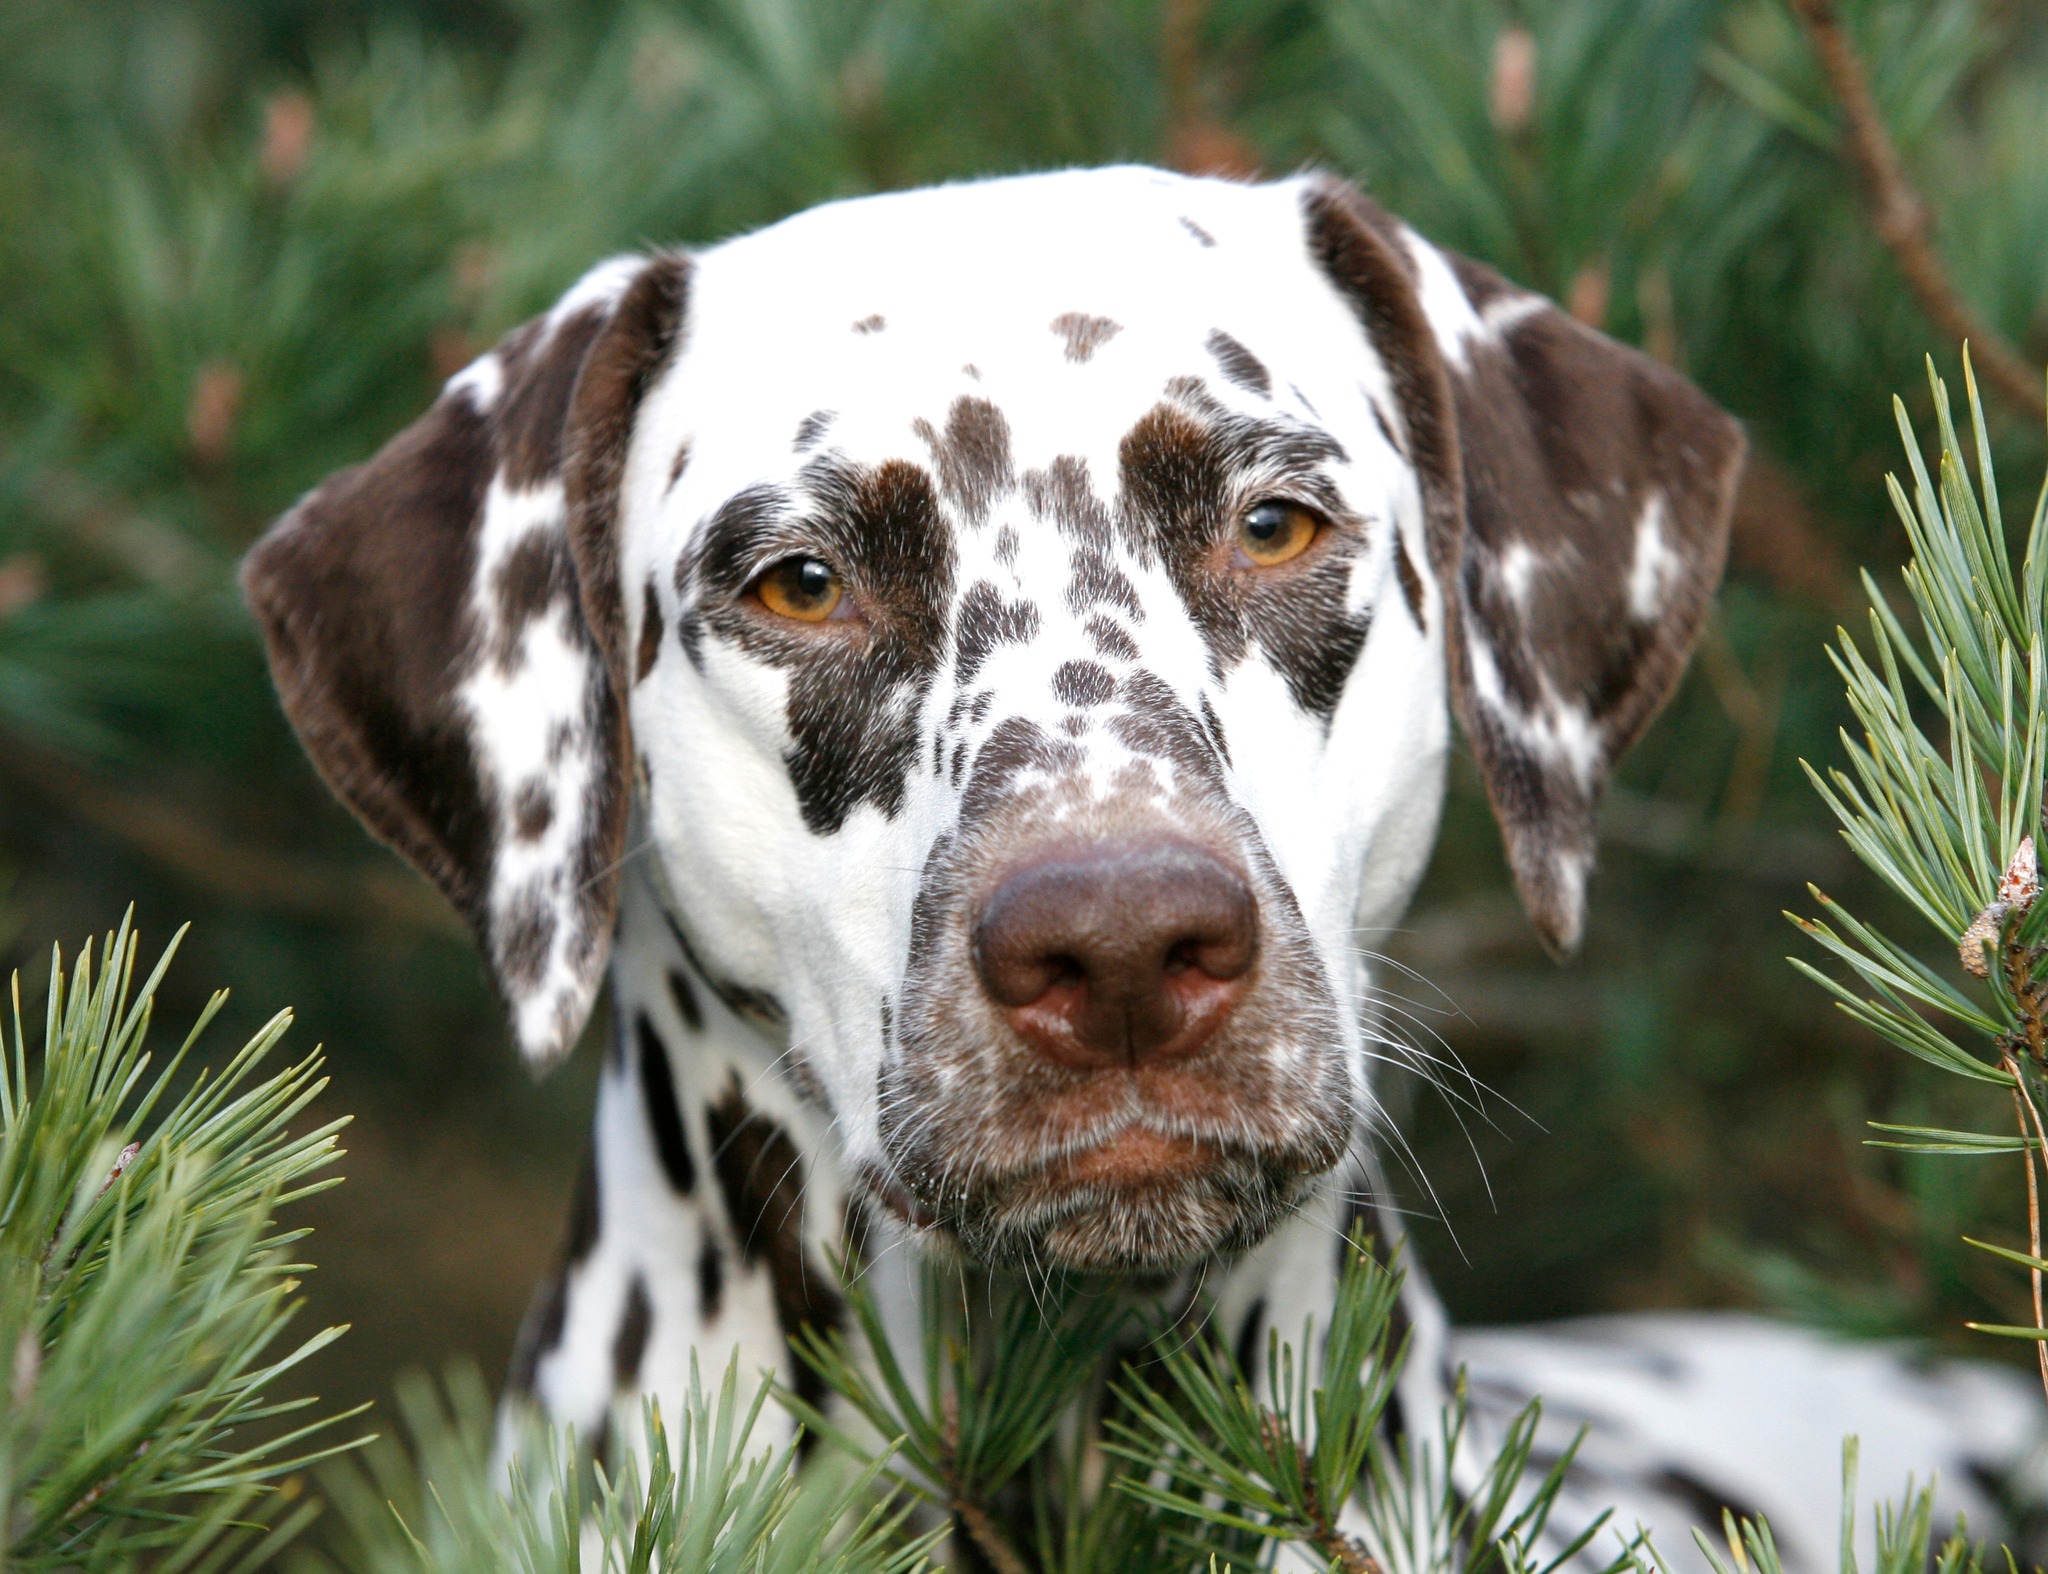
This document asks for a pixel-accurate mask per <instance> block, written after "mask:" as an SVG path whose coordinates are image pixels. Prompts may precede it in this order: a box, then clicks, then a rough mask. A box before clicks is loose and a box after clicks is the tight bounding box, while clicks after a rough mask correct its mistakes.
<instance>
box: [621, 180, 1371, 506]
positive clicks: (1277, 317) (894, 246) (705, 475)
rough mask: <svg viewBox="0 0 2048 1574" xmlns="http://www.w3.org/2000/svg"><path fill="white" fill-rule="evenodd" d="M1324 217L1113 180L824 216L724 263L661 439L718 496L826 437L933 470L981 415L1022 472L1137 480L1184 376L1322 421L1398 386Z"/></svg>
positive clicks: (786, 467)
mask: <svg viewBox="0 0 2048 1574" xmlns="http://www.w3.org/2000/svg"><path fill="white" fill-rule="evenodd" d="M1302 197H1303V189H1302V183H1301V182H1299V181H1285V182H1279V183H1274V184H1268V185H1258V186H1248V185H1241V184H1237V183H1234V182H1228V181H1219V180H1209V179H1198V178H1191V177H1185V176H1176V175H1170V174H1166V173H1163V172H1161V171H1157V170H1146V169H1110V170H1088V171H1069V172H1062V173H1058V174H1052V175H1037V176H1022V177H1013V178H1008V179H1002V180H991V181H983V182H975V183H969V184H963V185H955V186H945V187H937V188H931V189H926V190H920V191H913V192H901V193H892V194H888V195H884V196H878V197H866V198H857V199H853V200H850V201H845V202H838V203H832V204H828V205H826V206H824V207H821V208H815V209H811V210H809V211H807V212H804V213H800V214H798V215H796V216H794V217H793V218H790V219H787V220H784V221H783V222H781V223H779V224H776V225H774V226H771V227H770V228H768V229H765V230H762V231H759V232H757V233H755V234H751V235H746V236H742V237H740V238H738V239H736V240H733V241H729V242H726V243H725V244H723V245H720V246H718V247H715V248H713V249H711V250H710V251H707V252H705V253H703V254H702V255H701V256H700V258H699V259H698V262H697V267H696V270H695V275H694V278H693V282H692V289H691V301H690V310H689V324H688V327H687V330H686V336H685V340H684V345H683V348H682V352H681V354H680V355H679V356H678V357H677V359H676V362H675V363H674V364H673V366H672V367H671V368H670V371H669V374H668V375H667V376H665V377H664V378H663V379H662V381H661V383H660V385H659V386H658V387H657V388H656V389H655V390H653V392H652V394H651V395H650V398H649V401H648V404H647V406H646V408H645V412H644V416H645V427H647V428H652V429H653V430H655V431H657V432H659V433H660V434H661V435H662V437H663V438H664V439H665V440H668V441H670V442H674V443H678V444H679V443H681V442H683V441H687V442H688V444H689V448H690V456H691V457H690V465H691V468H692V469H693V471H695V472H696V474H694V475H693V477H692V484H691V485H690V486H688V487H687V488H685V489H684V490H685V492H686V493H687V494H689V495H691V496H694V497H695V498H697V499H704V498H706V497H711V496H716V495H718V494H719V493H721V492H726V493H729V492H732V491H737V490H739V489H740V488H742V487H745V486H748V485H752V484H755V483H758V482H760V481H764V480H773V479H776V478H778V477H781V476H786V475H788V474H789V473H790V471H791V470H792V468H793V467H794V466H795V465H796V464H797V463H800V460H799V458H798V456H797V454H796V452H795V450H796V446H797V445H796V442H795V437H796V434H797V433H798V432H799V431H800V430H803V429H808V430H811V431H812V432H813V433H814V434H815V433H816V432H817V431H818V430H820V428H821V427H822V428H823V429H825V430H829V433H830V436H829V438H827V439H826V441H827V443H828V445H829V446H831V447H835V448H838V449H840V450H841V451H842V452H845V453H847V454H849V455H851V456H857V457H860V458H863V459H870V460H878V459H882V458H889V457H901V458H905V459H910V460H912V461H915V462H929V460H930V458H931V453H930V450H929V447H928V445H927V444H926V443H925V442H924V441H923V440H922V439H921V437H920V436H919V433H920V431H921V430H924V429H928V428H930V427H933V426H938V427H943V425H944V423H945V419H946V416H947V413H948V411H949V410H950V409H951V408H952V407H953V406H954V405H955V403H956V402H957V401H959V400H960V399H962V398H966V399H972V400H986V401H988V402H989V403H991V404H993V405H994V406H995V408H996V409H997V410H998V411H999V412H1000V413H1001V415H1002V418H1003V422H1004V424H1005V426H1006V428H1007V434H1008V439H1009V442H1010V444H1011V448H1012V452H1013V454H1014V456H1015V458H1016V460H1017V462H1018V463H1019V464H1020V465H1031V464H1043V463H1047V462H1049V461H1050V460H1051V459H1052V458H1053V457H1055V456H1057V455H1061V454H1072V455H1078V456H1081V457H1084V458H1087V459H1088V460H1090V462H1091V466H1092V467H1094V468H1097V469H1100V468H1101V467H1102V465H1103V464H1105V463H1113V461H1114V456H1115V452H1116V444H1117V442H1118V440H1119V439H1120V438H1121V436H1122V434H1123V432H1124V431H1125V430H1127V429H1128V427H1129V425H1130V424H1131V423H1132V422H1133V421H1135V420H1136V419H1137V418H1138V417H1140V416H1141V415H1143V414H1144V413H1145V412H1146V411H1147V410H1149V409H1150V408H1151V407H1152V406H1153V405H1155V404H1156V403H1157V402H1158V401H1159V400H1160V399H1161V398H1162V397H1163V396H1164V394H1165V391H1166V384H1167V382H1168V381H1169V380H1170V379H1173V378H1178V377H1187V376H1196V377H1203V378H1205V379H1207V380H1209V381H1210V382H1211V384H1212V385H1213V386H1215V387H1216V388H1217V389H1218V391H1219V392H1222V393H1225V394H1227V395H1228V396H1229V397H1231V398H1232V399H1233V401H1239V400H1242V399H1243V398H1244V397H1247V396H1246V387H1247V385H1250V386H1252V387H1255V388H1258V389H1259V390H1260V391H1259V394H1258V398H1255V399H1253V400H1252V402H1253V403H1257V402H1259V400H1260V399H1263V398H1265V397H1267V396H1268V395H1271V394H1277V395H1278V397H1279V398H1280V399H1282V400H1283V401H1284V402H1285V403H1284V405H1283V408H1284V407H1285V405H1292V406H1293V410H1292V413H1293V414H1294V415H1296V416H1297V418H1308V417H1307V411H1308V410H1310V409H1314V408H1317V407H1325V406H1326V401H1329V400H1331V399H1334V398H1339V397H1341V396H1342V395H1347V394H1348V395H1355V393H1356V390H1357V385H1358V384H1359V382H1360V381H1361V379H1363V380H1365V381H1367V382H1373V381H1377V380H1378V378H1377V372H1376V368H1375V367H1372V366H1370V365H1369V364H1368V363H1370V362H1371V359H1372V358H1371V351H1370V346H1369V344H1368V343H1367V341H1366V339H1365V336H1364V333H1363V330H1362V329H1361V328H1360V327H1359V326H1358V324H1357V321H1356V319H1355V317H1354V316H1353V315H1352V313H1351V311H1350V310H1349V308H1348V307H1347V305H1346V304H1345V303H1344V301H1343V300H1342V299H1341V297H1340V296H1339V295H1338V294H1337V292H1336V291H1335V289H1334V288H1332V287H1331V286H1330V285H1329V283H1328V281H1327V280H1325V279H1324V278H1323V277H1322V275H1321V274H1320V272H1319V271H1318V270H1317V269H1316V267H1315V265H1314V264H1313V262H1312V261H1311V259H1310V257H1309V254H1308V251H1307V247H1306V244H1305V239H1304V229H1303V217H1302V211H1303V210H1302ZM1240 351H1241V352H1242V353H1241V355H1240V354H1239V352H1240ZM1234 355H1236V356H1238V358H1237V359H1235V360H1234V361H1233V360H1231V359H1230V358H1231V357H1232V356H1234ZM1361 357H1362V358H1363V360H1361ZM1233 376H1234V381H1235V382H1236V384H1237V386H1236V387H1235V388H1234V389H1232V388H1230V387H1228V386H1227V380H1231V379H1233ZM813 417H825V418H829V424H827V423H826V422H819V421H812V418H813ZM807 422H810V423H811V425H810V427H809V428H806V423H807ZM650 462H652V460H651V459H650ZM1098 484H1102V485H1109V484H1111V482H1110V477H1109V475H1108V474H1107V473H1106V472H1105V473H1103V474H1101V475H1099V476H1098Z"/></svg>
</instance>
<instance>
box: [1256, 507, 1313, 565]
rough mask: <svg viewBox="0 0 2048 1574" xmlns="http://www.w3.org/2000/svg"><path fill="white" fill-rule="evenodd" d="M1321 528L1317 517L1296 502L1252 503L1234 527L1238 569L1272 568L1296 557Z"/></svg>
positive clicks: (1305, 548)
mask: <svg viewBox="0 0 2048 1574" xmlns="http://www.w3.org/2000/svg"><path fill="white" fill-rule="evenodd" d="M1322 527H1323V521H1322V518H1321V516H1319V515H1317V514H1315V513H1313V512H1311V511H1310V510H1309V509H1306V508H1303V507H1302V506H1301V505H1300V504H1299V503H1285V502H1280V501H1278V500H1277V499H1272V500H1268V501H1266V502H1263V503H1254V504H1252V506H1251V507H1250V508H1248V509H1246V510H1245V513H1244V519H1243V521H1242V522H1241V523H1240V524H1239V525H1238V527H1237V552H1238V557H1239V559H1240V562H1239V566H1240V567H1243V566H1245V565H1247V564H1249V565H1250V566H1251V567H1253V568H1274V567H1277V566H1278V565H1279V564H1282V563H1285V562H1287V561H1288V560H1289V559H1290V558H1297V557H1300V556H1301V554H1302V553H1304V552H1306V551H1307V550H1308V548H1309V543H1310V542H1312V541H1314V540H1315V538H1316V534H1317V532H1318V531H1320V530H1321V529H1322Z"/></svg>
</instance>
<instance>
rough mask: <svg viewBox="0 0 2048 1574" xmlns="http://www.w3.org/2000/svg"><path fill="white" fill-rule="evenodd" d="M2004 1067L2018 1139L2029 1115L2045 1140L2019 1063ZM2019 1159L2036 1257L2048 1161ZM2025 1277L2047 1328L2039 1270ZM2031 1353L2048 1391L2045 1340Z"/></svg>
mask: <svg viewBox="0 0 2048 1574" xmlns="http://www.w3.org/2000/svg"><path fill="white" fill-rule="evenodd" d="M2005 1069H2006V1070H2007V1072H2009V1073H2010V1074H2011V1076H2012V1106H2013V1114H2014V1115H2015V1116H2016V1117H2018V1120H2019V1126H2020V1139H2021V1140H2022V1141H2023V1142H2024V1141H2025V1140H2026V1136H2027V1123H2028V1122H2027V1117H2028V1116H2029V1115H2030V1114H2031V1115H2032V1116H2033V1126H2034V1130H2035V1132H2036V1133H2040V1134H2041V1135H2042V1136H2043V1138H2044V1140H2048V1133H2042V1132H2041V1116H2040V1112H2039V1111H2038V1110H2035V1109H2034V1107H2033V1103H2034V1101H2033V1100H2032V1099H2030V1098H2028V1097H2027V1095H2026V1091H2025V1089H2024V1086H2023V1085H2022V1083H2021V1082H2020V1068H2019V1063H2018V1062H2017V1061H2015V1060H2014V1059H2013V1057H2012V1056H2011V1055H2010V1054H2008V1055H2007V1056H2006V1057H2005ZM2020 1161H2021V1162H2022V1163H2023V1164H2025V1165H2026V1167H2027V1254H2028V1255H2029V1256H2030V1257H2033V1258H2036V1259H2038V1258H2039V1257H2040V1255H2041V1187H2040V1182H2039V1181H2038V1180H2037V1179H2036V1178H2035V1176H2034V1166H2035V1164H2036V1163H2044V1164H2048V1152H2043V1153H2035V1152H2030V1151H2028V1150H2026V1149H2024V1148H2022V1149H2021V1150H2020ZM2027 1277H2028V1278H2030V1279H2031V1280H2032V1281H2033V1285H2034V1326H2035V1327H2036V1328H2048V1317H2044V1316H2043V1315H2042V1306H2041V1270H2040V1269H2039V1268H2030V1269H2028V1270H2027ZM2034 1356H2035V1359H2036V1362H2037V1363H2038V1365H2039V1366H2040V1368H2041V1391H2042V1392H2043V1393H2044V1394H2048V1339H2043V1340H2037V1341H2036V1342H2035V1344H2034Z"/></svg>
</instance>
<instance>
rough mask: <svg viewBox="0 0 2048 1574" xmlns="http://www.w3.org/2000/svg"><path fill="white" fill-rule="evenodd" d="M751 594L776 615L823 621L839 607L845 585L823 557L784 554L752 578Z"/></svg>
mask: <svg viewBox="0 0 2048 1574" xmlns="http://www.w3.org/2000/svg"><path fill="white" fill-rule="evenodd" d="M754 595H755V596H756V597H757V598H758V599H759V601H760V603H761V605H762V606H764V607H766V608H767V609H768V610H769V611H770V612H772V613H774V614H775V615H776V616H777V617H780V618H795V619H796V620H797V621H798V622H800V623H823V622H824V621H825V620H826V619H827V618H829V617H831V616H832V614H833V613H834V612H835V611H836V610H838V607H839V604H840V602H841V601H843V600H844V599H845V596H846V587H845V586H844V585H842V584H841V583H840V581H839V571H838V570H837V569H835V568H834V567H833V566H832V565H831V564H830V563H827V562H826V561H825V560H824V559H823V558H816V557H786V558H784V559H783V560H782V561H781V562H780V563H776V564H772V565H771V566H770V567H769V568H768V570H767V572H766V573H764V574H762V576H761V577H760V578H759V579H757V580H755V581H754Z"/></svg>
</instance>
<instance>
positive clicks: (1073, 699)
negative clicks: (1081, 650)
mask: <svg viewBox="0 0 2048 1574" xmlns="http://www.w3.org/2000/svg"><path fill="white" fill-rule="evenodd" d="M1052 692H1053V697H1054V698H1055V699H1057V700H1058V701H1059V702H1060V703H1061V704H1062V705H1072V706H1074V707H1075V708H1076V709H1078V710H1085V709H1087V708H1088V707H1089V706H1092V705H1107V704H1108V703H1109V702H1110V700H1111V698H1113V697H1114V696H1115V694H1116V679H1115V678H1113V677H1111V676H1110V675H1109V670H1108V669H1107V668H1106V667H1098V666H1097V665H1096V664H1095V663H1094V662H1092V661H1063V662H1061V663H1060V665H1059V669H1058V670H1057V671H1056V672H1054V673H1053V675H1052Z"/></svg>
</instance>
